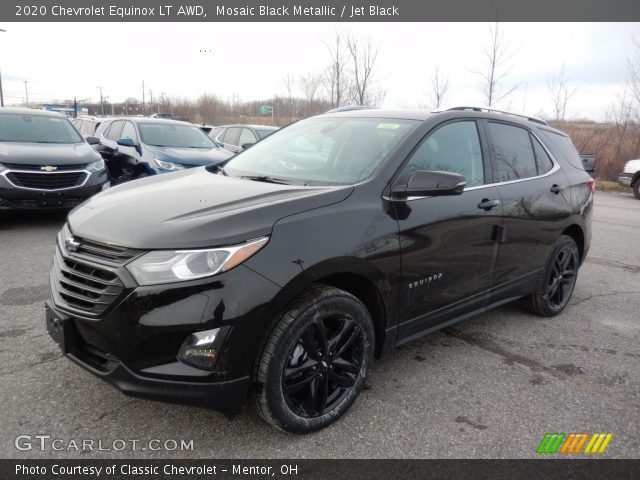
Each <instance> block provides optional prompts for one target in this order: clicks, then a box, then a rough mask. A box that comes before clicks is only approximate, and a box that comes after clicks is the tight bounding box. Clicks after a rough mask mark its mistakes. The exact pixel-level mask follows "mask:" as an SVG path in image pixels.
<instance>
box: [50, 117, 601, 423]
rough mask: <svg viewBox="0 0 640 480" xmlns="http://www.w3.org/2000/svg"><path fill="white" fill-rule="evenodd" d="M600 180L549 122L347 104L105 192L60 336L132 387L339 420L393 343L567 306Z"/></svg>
mask: <svg viewBox="0 0 640 480" xmlns="http://www.w3.org/2000/svg"><path fill="white" fill-rule="evenodd" d="M592 205H593V180H592V179H591V177H590V176H589V175H588V174H587V173H585V171H584V169H583V168H582V166H581V162H580V158H579V157H578V154H577V152H576V150H575V148H574V147H573V145H572V143H571V140H570V139H569V138H568V137H567V136H566V135H565V134H564V133H562V132H559V131H558V130H555V129H553V128H551V127H549V126H548V125H546V124H545V123H544V122H542V121H540V120H536V119H531V118H522V117H520V116H515V115H512V114H502V113H495V112H492V111H485V110H479V109H466V108H460V109H454V110H450V111H445V112H440V113H427V112H420V111H384V110H360V111H349V112H342V113H335V114H328V115H321V116H318V117H314V118H310V119H306V120H302V121H300V122H297V123H294V124H293V125H290V126H288V127H286V128H284V129H282V130H280V131H278V132H276V133H274V134H273V135H271V136H269V137H268V138H266V139H265V140H263V141H261V142H259V143H258V144H256V145H255V146H253V147H252V148H250V149H248V150H246V151H244V152H242V153H240V154H239V155H237V156H236V157H234V158H232V159H231V160H229V161H227V162H226V165H224V167H222V166H220V165H218V166H209V167H206V168H199V169H191V170H184V171H180V172H177V173H175V174H173V175H163V176H157V177H151V178H147V179H143V180H141V181H138V182H135V184H125V185H122V186H120V187H117V188H115V189H110V190H107V191H105V192H104V193H101V194H99V195H97V196H95V197H93V198H92V199H91V200H89V201H88V202H87V203H85V204H84V205H83V206H81V207H79V208H77V209H76V210H75V211H74V212H72V214H71V215H70V216H69V221H68V224H67V225H65V227H64V228H63V230H62V231H61V232H60V233H59V235H58V240H57V248H56V254H55V258H54V262H53V268H52V270H51V294H52V299H51V301H49V302H48V303H47V307H46V311H47V313H46V318H47V325H48V328H49V331H50V333H51V335H52V336H53V338H54V339H55V340H56V341H57V342H58V343H59V344H60V345H61V347H62V349H63V351H64V353H66V354H67V355H68V356H69V358H71V359H72V360H73V361H75V362H77V363H78V364H80V365H82V366H83V367H85V368H86V369H88V370H89V371H91V372H92V373H94V374H96V375H98V376H100V377H102V378H103V379H104V380H106V381H107V382H109V383H111V384H113V385H115V386H116V387H118V388H119V389H121V390H122V391H124V392H126V393H129V394H132V395H139V396H146V397H150V398H154V399H163V400H169V401H181V402H193V403H199V404H203V405H207V406H209V407H213V408H217V409H221V410H223V411H225V412H227V413H230V414H233V413H238V412H239V411H240V410H241V409H242V407H243V405H244V403H245V399H246V398H247V397H249V398H251V399H252V402H253V404H254V405H255V407H256V408H257V409H258V411H259V412H260V414H261V415H262V416H263V417H264V418H265V420H267V421H268V422H270V423H271V424H273V425H275V426H276V427H279V428H281V429H283V430H286V431H290V432H309V431H313V430H317V429H319V428H322V427H325V426H327V425H328V424H330V423H331V422H333V421H335V420H336V419H337V418H338V417H340V415H342V414H343V413H344V412H345V411H346V410H347V409H348V408H349V407H350V406H351V404H352V403H353V402H354V401H355V399H356V397H357V396H358V394H359V393H360V391H361V390H362V387H363V385H364V382H365V379H366V378H367V375H368V373H369V371H370V368H371V364H372V360H373V358H374V356H377V355H380V354H381V353H382V352H383V351H384V350H385V349H386V348H388V347H393V346H395V345H399V344H402V343H405V342H407V341H410V340H412V339H414V338H417V337H419V336H421V335H424V334H425V333H429V332H431V331H434V330H436V329H439V328H442V327H444V326H447V325H451V324H452V323H454V322H456V321H458V320H460V319H463V318H466V317H468V316H470V315H472V314H477V313H481V312H485V311H486V310H487V309H488V308H492V307H495V306H496V305H501V304H504V303H505V302H509V301H512V300H516V299H520V298H523V299H524V305H525V306H526V307H527V308H528V309H529V310H530V311H531V312H533V313H535V314H537V315H541V316H553V315H556V314H558V313H560V312H561V311H562V310H563V309H564V308H565V307H566V306H567V303H568V302H569V299H570V298H571V294H572V292H573V289H574V285H575V283H576V276H577V274H578V268H579V266H580V265H581V263H582V262H583V261H584V258H585V256H586V255H587V251H588V249H589V243H590V238H591V228H590V225H591V214H592Z"/></svg>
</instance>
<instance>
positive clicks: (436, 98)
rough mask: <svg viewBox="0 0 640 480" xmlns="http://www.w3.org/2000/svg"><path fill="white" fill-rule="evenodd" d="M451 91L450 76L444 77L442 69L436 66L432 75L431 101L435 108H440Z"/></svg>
mask: <svg viewBox="0 0 640 480" xmlns="http://www.w3.org/2000/svg"><path fill="white" fill-rule="evenodd" d="M448 91H449V77H442V76H441V75H440V69H439V68H438V67H437V66H436V69H435V70H434V72H433V76H432V77H431V101H432V104H434V106H435V108H440V107H441V106H442V104H443V103H444V98H445V97H446V95H447V92H448Z"/></svg>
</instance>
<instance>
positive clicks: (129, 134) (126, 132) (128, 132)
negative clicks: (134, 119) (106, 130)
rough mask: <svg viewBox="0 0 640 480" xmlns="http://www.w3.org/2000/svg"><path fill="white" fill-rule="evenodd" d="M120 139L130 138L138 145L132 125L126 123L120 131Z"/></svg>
mask: <svg viewBox="0 0 640 480" xmlns="http://www.w3.org/2000/svg"><path fill="white" fill-rule="evenodd" d="M120 135H121V137H120V138H130V139H131V140H133V141H134V142H135V143H138V134H137V133H136V128H135V127H134V126H133V123H131V122H126V123H125V125H124V128H123V129H122V133H121V134H120Z"/></svg>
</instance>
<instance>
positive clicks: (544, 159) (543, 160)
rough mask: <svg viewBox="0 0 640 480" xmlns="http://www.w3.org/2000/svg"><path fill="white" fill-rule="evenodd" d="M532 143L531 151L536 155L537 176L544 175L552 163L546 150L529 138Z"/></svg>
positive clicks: (535, 140) (534, 139)
mask: <svg viewBox="0 0 640 480" xmlns="http://www.w3.org/2000/svg"><path fill="white" fill-rule="evenodd" d="M531 140H532V141H533V150H534V152H535V154H536V167H537V168H538V175H544V174H545V173H547V172H548V171H549V170H551V169H552V168H553V162H552V161H551V158H549V155H548V154H547V152H546V150H545V149H544V148H543V147H542V144H540V142H539V141H538V140H537V139H536V138H533V137H532V138H531Z"/></svg>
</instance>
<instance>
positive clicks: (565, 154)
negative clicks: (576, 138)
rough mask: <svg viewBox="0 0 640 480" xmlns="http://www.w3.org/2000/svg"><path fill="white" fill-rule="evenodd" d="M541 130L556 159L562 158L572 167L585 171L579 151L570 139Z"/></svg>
mask: <svg viewBox="0 0 640 480" xmlns="http://www.w3.org/2000/svg"><path fill="white" fill-rule="evenodd" d="M539 130H540V133H541V134H542V136H543V137H544V140H546V143H547V146H548V147H549V149H550V150H551V153H553V154H554V155H555V157H556V158H558V157H562V158H564V159H565V160H566V161H567V162H569V163H570V164H571V165H572V166H574V167H576V168H578V169H580V170H584V167H583V166H582V161H580V155H578V151H577V150H576V147H574V146H573V143H572V142H571V139H570V138H569V137H567V136H565V135H561V134H559V133H555V132H551V131H549V130H545V129H543V128H540V129H539Z"/></svg>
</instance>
